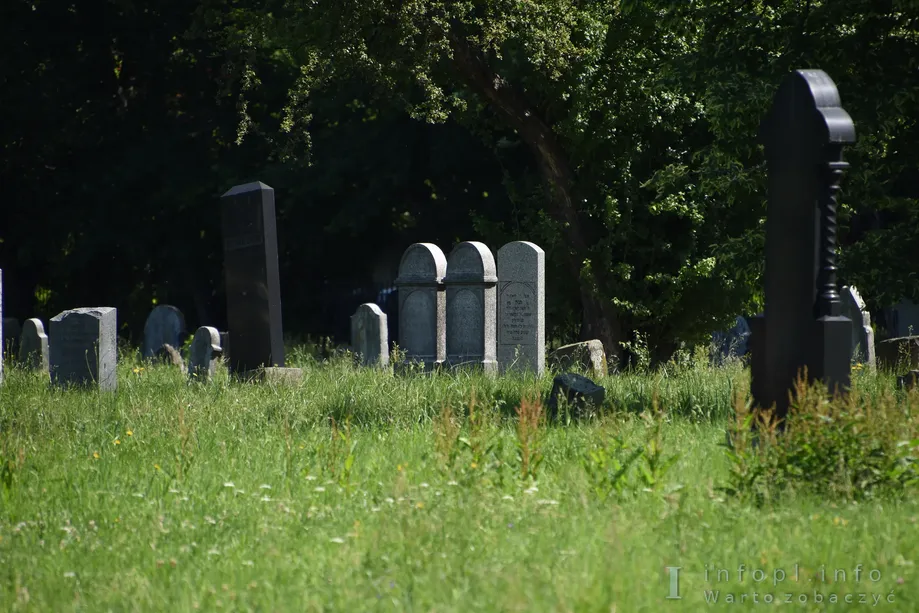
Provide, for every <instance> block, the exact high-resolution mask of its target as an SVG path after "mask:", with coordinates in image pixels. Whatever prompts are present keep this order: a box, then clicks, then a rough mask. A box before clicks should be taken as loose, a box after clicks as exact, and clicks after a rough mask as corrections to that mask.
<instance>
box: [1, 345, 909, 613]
mask: <svg viewBox="0 0 919 613" xmlns="http://www.w3.org/2000/svg"><path fill="white" fill-rule="evenodd" d="M132 355H134V354H128V353H125V355H123V356H122V360H121V362H120V365H119V372H118V376H119V383H118V391H117V392H116V393H99V392H95V391H81V390H67V391H61V390H53V389H49V386H48V383H47V380H46V379H43V378H42V377H41V376H39V375H35V374H32V373H29V372H25V371H22V370H17V369H15V368H9V367H8V368H7V369H6V372H5V380H4V383H3V385H2V387H0V454H2V465H0V575H2V583H0V610H3V611H41V612H49V611H56V612H57V611H298V612H299V611H419V612H420V611H425V612H428V611H438V612H446V611H457V612H466V611H521V612H523V611H526V612H531V611H577V612H581V611H597V612H600V611H602V612H604V613H609V612H622V613H626V612H629V613H631V612H636V611H701V610H707V609H713V610H728V611H746V610H755V609H756V608H762V607H768V606H780V607H784V609H783V610H800V611H837V610H838V611H849V610H853V609H863V608H871V609H877V610H883V611H916V610H919V589H917V587H916V585H917V578H919V577H917V572H916V565H915V563H916V561H917V560H919V525H917V521H919V504H917V502H916V497H915V496H914V495H913V493H914V492H915V489H916V485H915V483H916V479H915V474H914V468H913V466H914V462H913V455H914V449H915V448H916V447H917V446H919V441H917V440H916V439H917V434H916V431H915V429H914V422H913V417H912V414H913V407H914V406H919V404H917V400H916V397H915V396H914V395H913V394H912V393H911V394H904V392H902V391H898V390H896V385H895V384H896V382H895V378H894V377H893V376H892V375H891V374H889V373H882V374H879V375H875V374H872V373H865V372H862V371H857V372H856V373H855V378H854V386H853V393H852V395H851V396H850V398H849V399H848V400H845V401H838V402H835V403H833V402H831V403H827V402H825V401H823V400H822V398H817V397H816V396H814V395H813V394H808V393H807V392H806V390H804V391H802V393H801V396H800V397H801V400H800V402H799V403H798V405H799V411H800V414H801V418H800V420H799V421H798V422H795V423H796V425H795V426H794V427H790V429H789V433H788V434H787V435H785V436H778V435H774V434H769V432H770V428H769V426H768V424H765V427H763V428H761V430H760V431H762V432H765V433H766V434H764V435H762V436H761V437H759V438H756V439H754V438H753V437H752V436H751V435H750V434H749V431H750V428H749V426H750V423H751V421H750V420H752V419H754V418H755V416H754V415H753V414H749V413H748V412H747V410H746V408H745V399H746V398H747V394H748V387H749V371H747V370H745V369H744V368H743V366H742V365H740V364H733V365H729V366H727V367H722V368H713V367H710V366H708V365H707V364H706V363H704V362H703V361H701V360H696V361H694V360H686V361H685V363H680V364H675V363H674V364H670V365H668V367H666V368H663V369H661V370H660V371H658V372H654V373H627V374H619V375H611V376H609V377H607V378H604V379H602V380H600V381H599V383H600V384H602V385H604V386H606V388H607V396H606V402H605V403H604V406H602V407H600V408H599V409H597V410H592V411H584V410H579V409H578V407H562V408H561V409H560V411H559V414H558V416H557V417H556V418H555V419H547V418H546V416H545V410H544V409H543V408H542V406H541V404H540V402H539V399H540V398H545V396H546V395H547V393H548V391H549V389H550V387H551V384H552V378H551V375H547V376H546V377H544V378H539V379H536V378H533V377H527V376H503V377H500V378H495V379H490V378H487V377H484V376H480V375H474V374H437V375H428V376H425V375H421V374H416V375H410V376H393V375H392V374H391V373H387V372H382V371H378V370H373V369H362V368H357V367H355V366H353V365H352V362H351V361H350V360H349V359H348V357H347V356H338V357H334V358H332V359H326V360H319V359H316V358H313V357H311V356H310V354H309V353H308V352H306V351H305V350H294V351H293V352H292V358H291V359H290V360H289V361H290V362H292V365H295V366H300V367H302V368H303V369H304V376H303V380H302V381H301V382H300V383H299V384H298V385H280V386H279V385H275V384H270V383H265V384H246V383H239V382H236V381H233V380H231V379H230V378H229V377H228V375H227V372H226V371H225V369H223V368H221V369H220V370H219V372H218V376H217V378H216V380H215V381H212V382H211V383H209V384H207V385H203V384H200V383H188V382H187V381H186V377H185V375H184V373H182V372H180V371H179V370H178V369H176V368H174V367H170V366H166V365H154V364H151V363H142V362H140V361H138V360H137V359H136V358H132ZM761 425H764V424H761ZM789 601H790V602H789Z"/></svg>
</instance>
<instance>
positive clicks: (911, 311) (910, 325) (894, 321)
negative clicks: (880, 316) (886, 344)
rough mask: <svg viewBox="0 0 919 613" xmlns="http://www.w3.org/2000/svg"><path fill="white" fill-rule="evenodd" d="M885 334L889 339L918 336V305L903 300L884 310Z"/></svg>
mask: <svg viewBox="0 0 919 613" xmlns="http://www.w3.org/2000/svg"><path fill="white" fill-rule="evenodd" d="M884 314H885V319H886V320H887V334H888V336H889V337H891V338H899V337H904V336H914V335H919V304H916V303H915V302H913V301H912V300H907V299H903V300H901V301H900V302H898V303H897V304H895V305H894V306H892V307H888V308H886V309H884Z"/></svg>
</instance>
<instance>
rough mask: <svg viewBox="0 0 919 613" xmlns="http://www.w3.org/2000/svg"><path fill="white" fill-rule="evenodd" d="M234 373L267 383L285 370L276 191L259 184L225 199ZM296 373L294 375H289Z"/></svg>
mask: <svg viewBox="0 0 919 613" xmlns="http://www.w3.org/2000/svg"><path fill="white" fill-rule="evenodd" d="M220 211H221V224H222V235H223V265H224V274H225V279H226V296H227V325H228V327H229V333H230V340H231V341H232V343H233V353H232V355H231V356H230V360H229V362H228V366H229V368H230V372H232V373H234V374H237V375H240V376H242V377H244V378H257V379H261V378H263V376H264V373H263V372H262V371H263V370H264V369H268V368H275V367H276V368H283V367H284V337H283V327H282V324H281V282H280V276H279V273H278V237H277V219H276V216H275V203H274V189H272V188H271V187H269V186H268V185H265V184H264V183H261V182H260V181H256V182H254V183H246V184H245V185H237V186H236V187H234V188H232V189H230V190H229V191H227V192H226V193H225V194H223V196H221V198H220ZM288 374H290V373H288Z"/></svg>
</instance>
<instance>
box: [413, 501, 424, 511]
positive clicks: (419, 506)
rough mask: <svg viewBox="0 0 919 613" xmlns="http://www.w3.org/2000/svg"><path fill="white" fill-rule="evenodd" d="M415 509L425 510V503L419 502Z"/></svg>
mask: <svg viewBox="0 0 919 613" xmlns="http://www.w3.org/2000/svg"><path fill="white" fill-rule="evenodd" d="M415 508H416V509H423V508H424V503H423V502H419V503H418V504H416V505H415Z"/></svg>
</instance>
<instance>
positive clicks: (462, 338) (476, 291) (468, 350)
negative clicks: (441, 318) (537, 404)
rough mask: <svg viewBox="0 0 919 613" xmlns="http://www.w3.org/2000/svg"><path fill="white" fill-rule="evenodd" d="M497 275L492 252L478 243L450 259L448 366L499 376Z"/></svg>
mask: <svg viewBox="0 0 919 613" xmlns="http://www.w3.org/2000/svg"><path fill="white" fill-rule="evenodd" d="M497 285H498V275H497V270H496V268H495V258H494V257H493V256H492V255H491V250H490V249H489V248H488V247H487V246H486V245H485V244H484V243H480V242H477V241H466V242H462V243H460V244H459V245H457V246H456V247H455V248H454V249H453V251H451V252H450V255H449V256H448V257H447V274H446V276H445V277H444V286H445V287H446V293H447V362H448V363H449V364H450V366H452V367H477V368H482V369H483V370H484V371H485V372H497V370H498V361H497V339H496V338H495V336H496V335H495V333H496V331H497V321H496V319H497V310H496V309H497V304H496V303H497Z"/></svg>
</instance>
